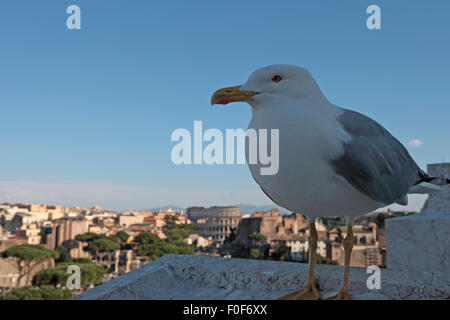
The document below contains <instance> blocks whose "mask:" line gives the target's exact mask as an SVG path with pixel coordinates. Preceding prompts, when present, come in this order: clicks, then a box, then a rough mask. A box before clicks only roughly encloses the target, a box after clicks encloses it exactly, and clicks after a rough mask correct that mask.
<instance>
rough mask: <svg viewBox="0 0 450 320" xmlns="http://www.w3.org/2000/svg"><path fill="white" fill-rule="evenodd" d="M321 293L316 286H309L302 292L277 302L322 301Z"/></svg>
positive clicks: (291, 294)
mask: <svg viewBox="0 0 450 320" xmlns="http://www.w3.org/2000/svg"><path fill="white" fill-rule="evenodd" d="M320 299H321V297H320V292H319V290H317V288H316V286H315V285H314V284H307V285H306V286H305V287H304V288H303V289H302V290H299V291H295V292H292V293H289V294H287V295H285V296H282V297H280V298H278V299H277V300H320Z"/></svg>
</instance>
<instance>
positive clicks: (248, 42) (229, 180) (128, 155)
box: [0, 0, 450, 209]
mask: <svg viewBox="0 0 450 320" xmlns="http://www.w3.org/2000/svg"><path fill="white" fill-rule="evenodd" d="M72 4H77V5H79V6H80V7H81V16H82V29H81V30H68V29H67V28H66V18H67V16H68V15H67V14H66V8H67V7H68V6H69V5H72ZM370 4H377V5H379V6H380V8H381V14H382V30H368V29H367V28H366V19H367V17H368V14H366V8H367V7H368V6H369V5H370ZM449 12H450V2H448V1H444V0H442V1H433V4H432V5H427V4H426V2H424V1H420V2H419V1H418V2H411V1H400V0H399V1H360V0H357V1H356V0H355V1H345V2H344V1H277V2H274V1H257V2H256V1H246V2H243V1H226V2H223V1H220V2H219V1H137V0H136V1H101V0H96V1H86V0H85V1H81V0H72V1H66V0H52V1H50V0H47V1H31V0H30V1H23V0H14V1H12V0H8V1H2V3H1V4H0V39H1V41H0V52H1V55H0V110H1V125H0V148H1V149H0V150H2V155H1V156H0V168H1V171H0V201H29V202H51V203H57V204H62V205H80V206H90V205H93V204H98V205H100V206H103V207H107V208H113V209H123V208H137V209H141V208H149V207H150V208H151V207H154V206H160V205H165V204H176V205H180V206H189V205H214V204H217V205H225V204H237V203H248V204H258V205H259V204H261V205H262V204H268V203H270V200H269V199H267V198H266V196H265V195H264V194H263V193H262V191H260V190H259V187H258V186H257V185H256V183H255V182H254V181H253V179H252V178H251V175H250V173H249V172H248V169H247V167H246V166H245V165H223V166H217V165H216V166H206V165H203V166H175V165H174V164H172V162H171V160H170V151H171V148H172V147H173V146H174V144H175V143H173V142H171V141H170V135H171V133H172V131H173V130H174V129H176V128H187V129H190V130H192V127H193V121H194V120H202V121H203V126H204V128H205V129H206V128H219V129H225V128H246V127H247V125H248V122H249V121H250V117H251V112H250V108H249V107H248V106H246V105H245V104H235V105H231V107H230V108H211V107H210V103H209V99H210V96H211V94H212V92H214V91H215V90H216V89H217V88H220V87H223V86H228V85H235V84H240V83H243V82H244V81H245V80H246V79H247V77H248V75H249V74H250V73H251V72H252V71H254V70H255V69H257V68H258V67H261V66H264V65H268V64H273V63H290V64H296V65H300V66H304V67H306V68H307V69H309V70H310V71H311V73H312V74H313V76H314V77H315V79H316V80H317V82H318V83H319V85H320V87H321V88H322V90H323V92H324V93H325V95H326V96H327V97H328V99H329V100H330V101H331V102H333V103H334V104H336V105H339V106H342V107H348V108H351V109H355V110H357V111H359V112H362V113H364V114H366V115H368V116H370V117H372V118H374V119H375V120H377V121H378V122H380V123H382V124H383V125H384V126H385V127H386V128H387V129H388V130H389V131H390V132H391V133H393V134H394V135H395V136H396V137H397V138H398V139H399V140H400V141H401V142H402V143H404V144H405V145H407V144H408V141H410V140H413V139H419V140H421V141H423V145H422V146H421V147H410V146H407V148H408V150H409V151H410V153H411V154H412V156H413V157H414V158H415V159H416V160H417V162H418V163H419V165H420V166H421V167H422V168H426V164H427V163H436V162H441V161H442V160H446V161H450V133H449V119H450V81H449V75H450V60H449V59H448V57H449V56H450V44H449V41H448V34H449V32H450V16H449ZM421 201H423V197H420V198H415V199H413V201H412V205H411V206H410V208H411V209H417V208H419V207H420V204H421Z"/></svg>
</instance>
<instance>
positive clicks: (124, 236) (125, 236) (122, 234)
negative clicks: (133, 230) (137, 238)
mask: <svg viewBox="0 0 450 320" xmlns="http://www.w3.org/2000/svg"><path fill="white" fill-rule="evenodd" d="M116 236H117V237H119V239H120V241H121V242H126V241H127V240H128V238H129V237H130V235H129V234H128V233H126V232H125V231H123V230H120V231H119V232H117V234H116Z"/></svg>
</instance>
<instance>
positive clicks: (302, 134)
mask: <svg viewBox="0 0 450 320" xmlns="http://www.w3.org/2000/svg"><path fill="white" fill-rule="evenodd" d="M231 102H247V103H248V104H249V105H250V106H251V109H252V119H251V121H250V124H249V127H248V128H249V129H254V130H257V131H258V130H260V129H266V130H268V131H269V130H272V129H278V130H279V170H278V172H277V173H276V174H273V175H262V174H261V170H260V169H261V168H262V167H263V166H264V164H261V163H256V164H250V163H249V161H248V142H247V147H246V156H247V163H249V164H248V166H249V169H250V172H251V174H252V176H253V178H254V180H255V181H256V182H257V183H258V185H259V186H260V187H261V189H262V191H263V192H264V193H265V194H266V195H267V196H268V197H269V198H270V199H271V200H272V201H273V202H275V203H276V204H278V205H280V206H281V207H284V208H286V209H288V210H290V211H292V212H301V213H302V214H303V215H305V216H306V218H307V219H308V222H309V238H308V242H309V246H310V250H309V266H308V277H307V281H306V284H305V286H304V288H303V289H301V290H299V291H296V292H293V293H291V294H288V295H286V296H283V297H281V298H280V299H285V300H303V299H321V298H322V297H321V294H320V292H319V290H318V288H317V286H316V283H315V279H314V262H315V257H316V248H317V231H316V227H315V220H316V219H317V218H320V217H345V219H346V223H347V230H348V231H347V234H346V236H345V238H344V240H343V242H342V245H343V247H344V257H345V259H344V275H343V280H342V285H341V288H340V290H339V291H338V293H337V294H336V295H334V296H331V297H329V298H328V299H336V300H347V299H350V296H349V293H348V273H349V266H350V258H351V252H352V248H353V243H354V236H353V230H352V225H353V223H354V220H355V218H356V217H358V216H361V215H363V214H366V213H369V212H373V211H374V210H376V209H378V208H381V207H385V206H387V205H390V204H393V203H397V204H401V205H406V204H407V203H408V197H407V194H408V193H422V194H426V193H430V192H434V191H438V190H440V189H441V188H440V187H439V185H442V184H448V183H450V181H449V180H447V179H445V181H441V180H442V179H440V178H435V177H430V176H429V175H428V174H427V173H425V172H424V171H423V170H421V169H420V168H419V166H418V165H417V164H416V162H415V161H414V160H413V159H412V158H411V156H410V155H409V153H408V151H407V150H406V149H405V147H404V146H403V145H402V144H401V143H400V142H399V141H398V140H397V139H396V138H394V137H393V136H392V135H391V134H390V133H389V132H388V131H387V130H386V129H385V128H384V127H383V126H381V125H380V124H378V123H377V122H376V121H374V120H372V119H371V118H369V117H367V116H365V115H363V114H361V113H358V112H356V111H352V110H348V109H344V108H340V107H338V106H335V105H333V104H332V103H330V102H329V101H328V100H327V98H326V97H325V96H324V94H323V93H322V91H321V90H320V88H319V86H318V84H317V83H316V81H315V80H314V79H313V77H312V76H311V74H310V72H309V71H308V70H306V69H304V68H301V67H297V66H294V65H270V66H267V67H263V68H260V69H258V70H256V71H255V72H253V73H252V74H251V75H250V77H249V78H248V80H247V82H245V83H244V84H243V85H239V86H233V87H227V88H223V89H219V90H217V91H216V92H215V93H214V94H213V95H212V98H211V105H214V104H222V105H225V104H228V103H231ZM246 140H247V139H246Z"/></svg>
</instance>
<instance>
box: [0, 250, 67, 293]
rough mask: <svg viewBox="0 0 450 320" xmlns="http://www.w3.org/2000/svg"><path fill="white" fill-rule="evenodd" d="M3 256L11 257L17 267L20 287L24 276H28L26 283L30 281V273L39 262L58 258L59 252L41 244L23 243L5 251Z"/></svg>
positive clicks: (17, 285)
mask: <svg viewBox="0 0 450 320" xmlns="http://www.w3.org/2000/svg"><path fill="white" fill-rule="evenodd" d="M1 257H3V258H6V259H8V258H9V259H11V260H12V261H13V263H14V264H15V266H16V267H17V269H18V271H19V277H18V279H17V284H16V287H19V285H20V281H21V280H22V278H23V277H26V283H27V284H28V283H29V281H30V275H31V273H32V272H33V270H34V268H35V267H36V266H37V265H38V264H39V263H41V262H43V261H47V260H50V259H55V258H58V257H59V254H58V252H56V251H52V250H49V249H47V248H45V247H44V246H41V245H31V244H21V245H17V246H13V247H10V248H8V249H7V250H5V251H3V252H2V253H1Z"/></svg>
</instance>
